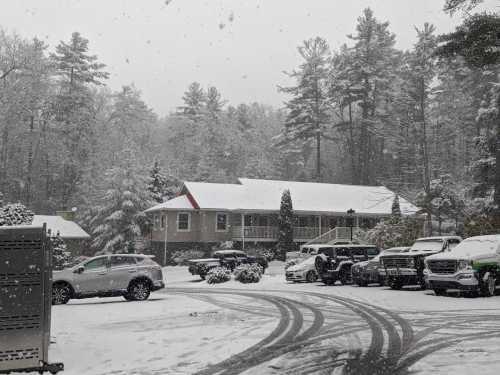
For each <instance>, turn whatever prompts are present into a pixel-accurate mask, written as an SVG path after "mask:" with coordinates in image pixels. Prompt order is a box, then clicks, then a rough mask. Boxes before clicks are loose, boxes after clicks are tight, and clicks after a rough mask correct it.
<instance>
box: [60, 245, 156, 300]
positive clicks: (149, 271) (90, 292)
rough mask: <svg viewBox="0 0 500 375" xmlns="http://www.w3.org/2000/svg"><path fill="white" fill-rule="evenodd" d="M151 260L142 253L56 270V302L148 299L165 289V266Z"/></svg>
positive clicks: (112, 255) (85, 262) (101, 258)
mask: <svg viewBox="0 0 500 375" xmlns="http://www.w3.org/2000/svg"><path fill="white" fill-rule="evenodd" d="M151 258H152V257H151V256H149V255H142V254H110V255H109V254H108V255H100V256H96V257H93V258H90V259H87V260H85V261H83V262H81V263H79V264H77V265H76V266H74V267H71V268H68V269H65V270H62V271H54V273H53V282H52V303H53V304H54V305H60V304H65V303H67V302H68V301H69V300H70V299H71V298H90V297H114V296H123V297H125V299H126V300H127V301H143V300H146V299H148V297H149V294H150V293H151V291H154V290H158V289H162V288H164V287H165V283H164V282H163V275H162V272H161V267H160V265H159V264H158V263H156V262H155V261H153V260H152V259H151Z"/></svg>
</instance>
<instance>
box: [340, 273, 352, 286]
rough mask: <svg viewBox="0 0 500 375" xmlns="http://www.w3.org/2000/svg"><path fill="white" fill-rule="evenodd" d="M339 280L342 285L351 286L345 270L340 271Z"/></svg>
mask: <svg viewBox="0 0 500 375" xmlns="http://www.w3.org/2000/svg"><path fill="white" fill-rule="evenodd" d="M339 280H340V283H341V284H342V285H347V284H351V278H350V275H349V271H346V270H343V271H340V275H339Z"/></svg>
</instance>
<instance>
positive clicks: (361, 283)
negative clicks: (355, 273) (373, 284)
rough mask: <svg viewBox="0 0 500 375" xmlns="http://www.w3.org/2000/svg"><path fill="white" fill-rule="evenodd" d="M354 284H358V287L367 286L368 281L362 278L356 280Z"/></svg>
mask: <svg viewBox="0 0 500 375" xmlns="http://www.w3.org/2000/svg"><path fill="white" fill-rule="evenodd" d="M356 284H358V286H360V287H365V286H368V283H367V282H366V281H364V280H358V281H357V282H356Z"/></svg>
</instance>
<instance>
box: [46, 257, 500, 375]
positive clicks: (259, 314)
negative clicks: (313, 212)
mask: <svg viewBox="0 0 500 375" xmlns="http://www.w3.org/2000/svg"><path fill="white" fill-rule="evenodd" d="M268 271H269V272H267V273H266V275H264V277H263V279H262V281H261V282H260V283H258V284H247V285H245V284H240V283H237V282H235V281H230V282H227V283H225V284H220V285H216V286H213V285H208V284H206V283H205V282H202V281H198V280H197V279H196V278H195V277H192V276H191V275H189V273H188V272H187V270H186V268H185V267H167V268H165V278H166V282H167V288H166V289H165V290H162V291H159V292H155V293H153V294H152V297H151V298H150V300H148V301H146V302H126V301H125V300H124V299H122V298H107V299H88V300H78V301H70V303H69V304H68V305H63V306H55V307H54V309H53V316H52V337H53V341H54V342H55V343H54V344H53V345H51V349H50V350H51V352H50V359H51V361H56V360H61V361H63V362H64V364H65V367H66V370H65V372H64V373H65V374H194V373H198V374H219V373H220V374H237V373H244V374H315V373H317V374H331V373H335V374H336V373H347V374H404V373H408V372H411V373H421V374H429V373H432V374H473V373H478V374H481V375H488V374H498V373H499V372H500V314H499V311H500V296H496V297H493V298H461V297H455V296H450V297H436V296H434V295H433V293H432V292H430V291H425V292H423V291H418V290H403V291H393V290H390V289H388V288H382V287H368V288H359V287H356V286H340V285H338V286H323V285H322V284H321V283H316V284H287V283H286V282H285V281H284V276H283V268H282V264H281V263H277V262H275V263H273V264H272V265H271V267H270V268H269V270H268Z"/></svg>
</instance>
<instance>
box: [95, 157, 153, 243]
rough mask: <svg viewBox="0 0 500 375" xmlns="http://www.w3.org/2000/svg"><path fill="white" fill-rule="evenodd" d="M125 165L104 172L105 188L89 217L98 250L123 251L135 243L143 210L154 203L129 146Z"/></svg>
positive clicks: (144, 225)
mask: <svg viewBox="0 0 500 375" xmlns="http://www.w3.org/2000/svg"><path fill="white" fill-rule="evenodd" d="M122 156H123V161H122V165H120V166H116V167H114V168H111V169H109V170H108V171H106V173H105V177H104V186H105V188H106V190H105V192H104V193H103V195H102V196H101V200H100V203H101V204H100V205H99V207H98V208H97V210H96V212H95V213H94V217H93V218H92V219H91V221H90V225H91V227H92V228H93V230H92V233H93V235H94V240H93V241H92V246H93V247H94V249H95V250H97V251H99V252H104V253H113V252H120V251H121V252H124V251H128V250H129V249H131V248H132V247H133V244H134V242H135V240H136V239H137V238H139V237H140V236H141V234H142V230H143V229H144V228H145V227H147V225H146V224H145V215H144V210H145V209H146V208H149V207H151V206H152V205H153V202H152V201H151V199H150V194H149V191H148V190H147V188H146V181H145V178H143V177H142V176H141V174H140V172H139V169H138V167H137V166H136V164H135V162H134V160H133V159H132V158H131V151H130V149H127V150H125V151H124V152H123V153H122Z"/></svg>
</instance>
